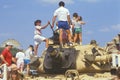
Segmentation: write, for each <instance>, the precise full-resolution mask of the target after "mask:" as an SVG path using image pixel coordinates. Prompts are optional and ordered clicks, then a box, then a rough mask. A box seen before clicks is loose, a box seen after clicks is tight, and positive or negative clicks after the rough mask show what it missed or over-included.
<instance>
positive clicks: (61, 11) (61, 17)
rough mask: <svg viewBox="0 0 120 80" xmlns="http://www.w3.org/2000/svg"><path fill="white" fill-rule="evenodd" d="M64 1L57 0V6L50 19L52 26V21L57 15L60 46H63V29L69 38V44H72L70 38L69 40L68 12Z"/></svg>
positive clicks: (53, 21)
mask: <svg viewBox="0 0 120 80" xmlns="http://www.w3.org/2000/svg"><path fill="white" fill-rule="evenodd" d="M64 6H65V3H64V2H63V1H60V2H59V8H58V9H56V10H55V12H54V16H53V19H52V28H53V27H54V23H55V20H56V18H57V17H58V29H59V32H60V34H59V41H60V47H62V46H63V38H62V35H63V30H65V31H66V32H67V35H68V39H69V45H71V44H72V40H71V33H70V30H69V29H70V26H69V25H70V23H71V21H70V13H69V10H68V9H66V8H65V7H64Z"/></svg>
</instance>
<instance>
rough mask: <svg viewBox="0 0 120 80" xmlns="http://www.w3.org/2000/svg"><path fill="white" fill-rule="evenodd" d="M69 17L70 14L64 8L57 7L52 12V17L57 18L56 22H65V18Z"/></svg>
mask: <svg viewBox="0 0 120 80" xmlns="http://www.w3.org/2000/svg"><path fill="white" fill-rule="evenodd" d="M68 15H70V12H69V10H68V9H66V8H64V7H59V8H58V9H57V10H55V12H54V16H57V17H58V21H67V16H68Z"/></svg>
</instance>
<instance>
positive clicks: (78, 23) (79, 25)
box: [74, 21, 82, 28]
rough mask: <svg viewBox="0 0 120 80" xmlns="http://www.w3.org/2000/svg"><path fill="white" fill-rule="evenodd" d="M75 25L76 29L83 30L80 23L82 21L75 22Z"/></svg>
mask: <svg viewBox="0 0 120 80" xmlns="http://www.w3.org/2000/svg"><path fill="white" fill-rule="evenodd" d="M74 25H75V26H74V28H82V24H81V23H80V21H78V22H77V21H75V22H74Z"/></svg>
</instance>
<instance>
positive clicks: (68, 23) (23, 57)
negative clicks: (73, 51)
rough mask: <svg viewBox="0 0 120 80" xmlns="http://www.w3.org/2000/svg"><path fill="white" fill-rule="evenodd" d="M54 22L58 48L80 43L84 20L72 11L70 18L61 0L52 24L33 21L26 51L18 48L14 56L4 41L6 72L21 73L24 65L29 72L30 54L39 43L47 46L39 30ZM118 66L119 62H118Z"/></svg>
mask: <svg viewBox="0 0 120 80" xmlns="http://www.w3.org/2000/svg"><path fill="white" fill-rule="evenodd" d="M55 22H56V23H57V25H56V26H57V27H58V30H59V43H60V49H62V48H63V46H64V43H67V44H68V46H71V45H74V44H79V45H82V25H84V24H85V22H84V21H83V20H82V17H81V16H79V15H78V13H73V18H72V19H71V18H70V12H69V10H68V9H67V8H65V3H64V2H63V1H60V2H59V8H58V9H56V10H55V12H54V15H53V18H52V24H50V21H48V22H47V24H46V25H41V20H36V21H35V22H34V26H35V31H34V46H33V45H30V46H29V47H28V49H27V50H26V51H23V49H21V48H18V49H19V51H18V52H17V53H16V56H15V57H13V56H12V53H11V51H10V50H11V48H12V47H13V46H14V45H13V44H12V43H10V42H8V43H6V46H5V48H4V50H3V51H2V53H1V55H0V58H1V60H2V64H6V65H7V66H8V68H9V70H8V72H10V69H17V70H18V71H19V72H20V73H23V70H24V66H25V65H26V66H27V67H26V70H27V74H28V73H29V70H30V66H29V63H30V59H31V56H33V55H35V56H37V54H38V48H39V45H40V43H41V42H46V49H47V48H48V47H49V39H47V38H46V37H44V36H42V32H41V30H42V29H45V28H46V27H47V26H49V25H50V26H51V28H52V29H53V28H54V24H55ZM118 37H119V42H120V34H118ZM64 40H65V41H64ZM114 42H115V40H114ZM112 46H113V45H112ZM110 47H111V45H110V44H109V43H108V45H107V47H106V51H109V50H111V49H110ZM114 47H115V48H117V50H120V43H119V44H117V43H116V42H115V46H114ZM116 56H117V57H120V54H119V53H118V52H115V55H113V59H114V58H116ZM119 59H120V58H119ZM119 61H120V60H118V63H120V62H119ZM114 63H115V62H114V61H113V66H116V64H114ZM118 66H119V67H120V64H118ZM8 77H9V76H8Z"/></svg>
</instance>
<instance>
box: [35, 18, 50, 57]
mask: <svg viewBox="0 0 120 80" xmlns="http://www.w3.org/2000/svg"><path fill="white" fill-rule="evenodd" d="M49 24H50V22H49V21H48V23H47V24H46V25H44V26H41V20H36V21H35V22H34V25H35V31H34V44H35V46H34V53H35V55H37V53H38V46H39V44H40V43H41V42H43V41H44V42H46V48H48V43H49V41H48V39H46V38H45V37H43V36H42V33H41V30H42V29H45V28H46V27H47V26H48V25H49Z"/></svg>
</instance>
